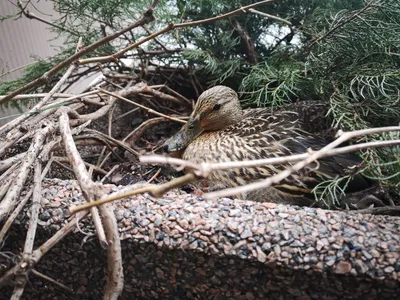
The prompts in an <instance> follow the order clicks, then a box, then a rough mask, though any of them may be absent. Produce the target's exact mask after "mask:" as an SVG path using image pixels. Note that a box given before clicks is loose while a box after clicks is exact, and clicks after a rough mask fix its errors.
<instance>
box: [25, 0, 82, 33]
mask: <svg viewBox="0 0 400 300" xmlns="http://www.w3.org/2000/svg"><path fill="white" fill-rule="evenodd" d="M18 6H19V8H20V9H21V11H22V13H23V14H24V15H25V17H27V18H28V19H34V20H37V21H40V22H42V23H44V24H47V25H50V26H52V27H55V28H57V29H59V30H61V31H66V32H69V33H70V34H72V35H75V36H78V34H77V33H76V32H73V31H71V30H69V29H68V28H65V27H61V26H58V25H57V24H55V23H54V22H53V21H47V20H46V19H43V18H41V17H38V16H36V15H35V14H33V13H31V12H30V11H29V10H26V9H25V7H23V5H22V2H21V0H18Z"/></svg>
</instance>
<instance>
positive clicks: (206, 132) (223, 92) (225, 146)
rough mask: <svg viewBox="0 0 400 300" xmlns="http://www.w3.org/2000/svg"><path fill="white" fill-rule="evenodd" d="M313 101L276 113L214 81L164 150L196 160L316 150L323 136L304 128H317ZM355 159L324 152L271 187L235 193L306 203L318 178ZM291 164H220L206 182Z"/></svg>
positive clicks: (245, 179) (237, 181)
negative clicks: (247, 103)
mask: <svg viewBox="0 0 400 300" xmlns="http://www.w3.org/2000/svg"><path fill="white" fill-rule="evenodd" d="M307 105H310V104H307ZM317 106H318V105H317ZM317 106H316V108H315V109H314V110H313V109H310V111H308V112H307V109H306V106H305V105H301V104H300V105H298V106H297V107H295V109H293V110H292V111H289V110H287V109H290V107H286V108H285V109H284V110H281V111H277V112H274V113H271V110H270V109H265V108H258V109H248V110H242V109H241V107H240V103H239V100H238V97H237V94H236V93H235V92H234V91H233V90H232V89H230V88H228V87H225V86H216V87H214V88H211V89H209V90H207V91H205V92H204V93H203V94H202V95H200V97H199V99H198V102H197V104H196V107H195V109H194V111H193V113H192V115H191V116H190V119H189V121H188V122H187V123H186V124H185V125H184V126H183V127H182V129H181V130H180V131H179V132H178V133H177V134H176V135H174V136H173V137H172V138H170V139H169V140H168V141H166V143H165V147H164V148H165V150H166V151H168V152H171V151H178V150H182V149H184V152H183V155H182V158H183V159H186V160H190V161H192V162H195V163H201V162H210V163H211V162H228V161H240V160H254V159H261V158H270V157H279V156H284V155H291V154H298V153H304V152H305V151H306V150H307V149H308V148H311V149H313V150H318V149H320V148H322V147H323V146H325V145H326V144H327V142H326V141H325V140H323V139H322V138H320V137H318V136H316V135H314V134H311V133H309V132H307V131H306V130H305V129H316V128H317V127H318V126H317V124H320V123H321V120H320V119H321V115H319V114H318V113H317V112H316V111H317V110H318V111H321V107H317ZM292 107H293V106H292ZM307 113H308V116H307ZM310 119H312V120H310ZM307 120H310V122H311V123H313V122H314V123H315V125H310V123H308V122H307ZM308 131H312V130H308ZM359 162H360V161H359V160H358V159H357V157H356V156H354V155H340V156H336V157H329V158H324V159H321V160H320V161H319V164H318V165H317V164H313V165H310V166H309V167H307V168H305V169H304V170H303V171H301V173H297V174H294V175H293V176H291V177H290V178H288V179H287V180H285V181H284V182H281V183H280V184H278V185H276V186H274V187H272V188H269V189H265V190H262V191H257V192H254V193H251V194H248V195H237V196H238V197H240V198H247V199H252V200H256V201H275V202H285V203H297V204H310V199H313V197H312V195H311V191H312V188H313V187H314V186H315V185H316V184H318V183H319V182H321V180H324V179H325V180H326V179H332V178H335V177H336V176H339V175H344V174H345V169H346V168H347V167H350V166H354V165H356V164H358V163H359ZM289 166H290V164H289V163H286V164H281V165H268V166H262V167H255V168H238V169H230V170H219V171H215V172H213V173H212V174H211V175H210V177H209V178H208V184H209V185H210V186H211V187H215V188H224V187H233V186H238V185H244V184H247V183H249V182H253V181H257V180H261V179H263V178H266V177H269V176H271V175H274V174H276V173H278V172H279V171H281V170H283V169H285V168H287V167H289ZM317 166H318V167H317ZM353 182H354V184H352V185H353V186H355V189H358V188H360V189H362V188H366V187H367V183H366V182H365V181H364V180H363V178H362V177H361V176H359V175H357V176H356V177H355V180H353Z"/></svg>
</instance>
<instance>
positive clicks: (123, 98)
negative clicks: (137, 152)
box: [100, 89, 186, 124]
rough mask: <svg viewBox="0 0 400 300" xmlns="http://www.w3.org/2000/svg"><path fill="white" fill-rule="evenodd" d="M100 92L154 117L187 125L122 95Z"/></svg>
mask: <svg viewBox="0 0 400 300" xmlns="http://www.w3.org/2000/svg"><path fill="white" fill-rule="evenodd" d="M100 91H101V92H102V93H104V94H108V95H110V96H113V97H115V98H117V99H119V100H122V101H125V102H127V103H130V104H133V105H135V106H137V107H140V108H141V109H143V110H145V111H147V112H148V113H150V114H154V115H157V116H159V117H163V118H166V119H168V120H171V121H175V122H179V123H183V124H185V123H186V121H183V120H181V119H178V118H174V117H171V116H168V115H165V114H163V113H160V112H158V111H155V110H153V109H151V108H148V107H147V106H144V105H141V104H139V103H136V102H134V101H132V100H129V99H127V98H125V97H122V96H120V95H118V94H116V93H113V92H109V91H106V90H103V89H100Z"/></svg>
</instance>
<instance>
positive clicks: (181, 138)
mask: <svg viewBox="0 0 400 300" xmlns="http://www.w3.org/2000/svg"><path fill="white" fill-rule="evenodd" d="M242 115H243V113H242V109H241V107H240V103H239V98H238V95H237V94H236V92H235V91H234V90H232V89H231V88H229V87H226V86H223V85H218V86H215V87H213V88H211V89H208V90H206V91H204V92H203V93H202V94H201V95H200V97H199V99H198V100H197V103H196V106H195V108H194V110H193V112H192V114H191V115H190V117H189V120H188V121H187V123H186V124H185V125H184V126H183V127H182V128H181V130H180V131H179V132H178V133H176V134H175V135H174V136H172V137H171V138H169V139H168V140H167V141H165V143H164V151H165V152H175V151H179V150H182V149H184V148H186V147H187V146H188V145H189V144H190V143H191V142H192V141H193V140H194V139H195V138H197V137H198V136H199V135H200V134H202V133H203V132H207V131H218V130H221V129H224V128H225V127H227V126H229V125H232V124H235V123H237V122H238V121H240V120H241V118H242Z"/></svg>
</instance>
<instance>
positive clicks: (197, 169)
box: [139, 140, 400, 178]
mask: <svg viewBox="0 0 400 300" xmlns="http://www.w3.org/2000/svg"><path fill="white" fill-rule="evenodd" d="M396 145H400V140H391V141H376V142H367V143H361V144H356V145H351V146H346V147H341V148H336V149H332V150H329V151H326V152H325V153H323V154H321V156H320V157H319V158H323V157H328V156H335V155H340V154H345V153H351V152H356V151H359V150H362V149H369V148H381V147H390V146H396ZM310 155H311V154H310V153H302V154H295V155H289V156H282V157H272V158H264V159H256V160H243V161H230V162H223V163H201V164H195V163H192V162H190V161H187V160H183V159H179V158H174V157H167V156H163V155H154V154H153V155H144V156H140V157H139V160H140V162H142V163H148V164H169V165H172V166H175V168H176V170H178V171H182V170H183V169H185V168H188V169H192V170H193V172H194V173H195V174H196V175H197V176H199V177H203V178H205V177H208V176H209V174H210V173H211V172H213V171H217V170H227V169H235V168H253V167H260V166H265V165H279V164H284V163H288V162H296V161H300V160H304V159H306V158H308V157H309V156H310Z"/></svg>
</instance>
